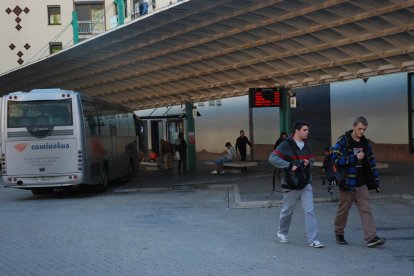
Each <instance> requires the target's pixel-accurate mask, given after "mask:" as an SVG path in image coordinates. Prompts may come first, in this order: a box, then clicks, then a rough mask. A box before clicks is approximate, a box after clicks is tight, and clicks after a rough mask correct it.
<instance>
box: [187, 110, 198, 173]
mask: <svg viewBox="0 0 414 276" xmlns="http://www.w3.org/2000/svg"><path fill="white" fill-rule="evenodd" d="M193 107H194V104H193V103H186V104H185V123H186V138H187V139H186V140H187V167H188V169H189V170H190V171H194V170H195V169H196V168H197V160H196V139H195V124H194V117H193Z"/></svg>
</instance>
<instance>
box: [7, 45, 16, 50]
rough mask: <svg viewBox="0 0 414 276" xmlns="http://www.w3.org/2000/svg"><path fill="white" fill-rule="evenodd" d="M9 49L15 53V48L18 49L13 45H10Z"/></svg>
mask: <svg viewBox="0 0 414 276" xmlns="http://www.w3.org/2000/svg"><path fill="white" fill-rule="evenodd" d="M9 48H10V49H11V50H12V51H13V50H14V48H16V45H14V44H13V43H12V44H10V45H9Z"/></svg>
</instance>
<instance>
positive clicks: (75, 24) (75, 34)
mask: <svg viewBox="0 0 414 276" xmlns="http://www.w3.org/2000/svg"><path fill="white" fill-rule="evenodd" d="M72 30H73V44H78V42H79V25H78V13H77V12H76V11H72Z"/></svg>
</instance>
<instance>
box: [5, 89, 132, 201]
mask: <svg viewBox="0 0 414 276" xmlns="http://www.w3.org/2000/svg"><path fill="white" fill-rule="evenodd" d="M0 110H2V116H1V122H0V127H1V142H2V147H1V173H2V180H3V184H4V186H5V187H13V188H19V189H27V190H31V191H32V193H33V194H44V193H51V192H53V189H55V188H59V187H70V186H77V185H79V184H89V185H97V186H98V187H100V188H101V189H102V190H104V189H106V187H107V185H108V181H110V180H112V179H117V178H122V177H128V176H130V175H131V174H133V173H134V171H135V169H136V168H137V166H138V165H137V164H138V163H137V161H138V151H137V135H136V118H135V115H134V114H133V112H132V111H131V110H129V109H127V108H126V107H124V106H119V105H114V104H110V103H105V102H102V101H99V100H97V99H95V98H88V97H85V96H83V95H82V94H80V93H77V92H73V91H66V90H61V89H39V90H32V91H31V92H15V93H10V94H8V95H4V96H3V100H2V107H1V108H0Z"/></svg>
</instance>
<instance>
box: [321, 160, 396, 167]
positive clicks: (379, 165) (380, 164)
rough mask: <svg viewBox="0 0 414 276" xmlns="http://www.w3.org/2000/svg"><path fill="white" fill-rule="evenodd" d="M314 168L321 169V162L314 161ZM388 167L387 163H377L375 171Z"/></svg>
mask: <svg viewBox="0 0 414 276" xmlns="http://www.w3.org/2000/svg"><path fill="white" fill-rule="evenodd" d="M313 166H314V167H322V166H323V162H320V161H315V162H313ZM389 167H390V164H388V163H377V169H388V168H389Z"/></svg>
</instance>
